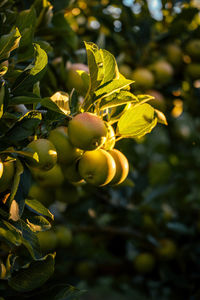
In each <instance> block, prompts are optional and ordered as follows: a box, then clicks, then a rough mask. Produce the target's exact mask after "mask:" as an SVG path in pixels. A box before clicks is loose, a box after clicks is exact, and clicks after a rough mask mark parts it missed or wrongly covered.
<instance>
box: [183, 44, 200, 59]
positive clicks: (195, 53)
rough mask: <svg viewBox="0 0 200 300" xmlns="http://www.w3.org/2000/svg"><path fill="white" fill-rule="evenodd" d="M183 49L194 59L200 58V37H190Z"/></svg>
mask: <svg viewBox="0 0 200 300" xmlns="http://www.w3.org/2000/svg"><path fill="white" fill-rule="evenodd" d="M185 50H186V52H187V54H189V56H191V58H193V59H194V60H195V59H196V60H199V59H200V39H192V40H190V41H189V42H188V43H187V45H186V47H185Z"/></svg>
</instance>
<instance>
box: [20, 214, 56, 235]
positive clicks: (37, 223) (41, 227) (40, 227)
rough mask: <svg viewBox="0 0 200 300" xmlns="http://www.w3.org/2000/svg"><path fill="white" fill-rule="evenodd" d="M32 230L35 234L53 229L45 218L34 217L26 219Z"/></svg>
mask: <svg viewBox="0 0 200 300" xmlns="http://www.w3.org/2000/svg"><path fill="white" fill-rule="evenodd" d="M26 222H27V224H28V226H29V227H30V229H31V230H32V231H34V232H38V231H46V230H48V229H50V228H51V223H50V222H49V221H48V220H47V219H46V218H44V217H43V216H32V217H28V218H27V219H26Z"/></svg>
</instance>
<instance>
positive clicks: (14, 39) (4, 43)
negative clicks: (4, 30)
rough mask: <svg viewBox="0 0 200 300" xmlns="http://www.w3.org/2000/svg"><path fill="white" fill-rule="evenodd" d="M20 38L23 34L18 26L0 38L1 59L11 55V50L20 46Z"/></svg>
mask: <svg viewBox="0 0 200 300" xmlns="http://www.w3.org/2000/svg"><path fill="white" fill-rule="evenodd" d="M20 38H21V34H20V32H19V30H18V28H17V27H16V28H15V29H13V30H12V31H11V32H10V33H9V34H6V35H3V36H2V37H1V38H0V60H1V59H5V58H8V57H9V55H10V52H11V51H13V50H14V49H16V48H17V47H18V46H19V41H20Z"/></svg>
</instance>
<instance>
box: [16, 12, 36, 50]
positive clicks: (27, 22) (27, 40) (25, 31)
mask: <svg viewBox="0 0 200 300" xmlns="http://www.w3.org/2000/svg"><path fill="white" fill-rule="evenodd" d="M36 19H37V18H36V12H35V9H34V8H33V7H32V8H31V9H27V10H23V11H21V12H20V13H19V14H18V16H17V20H16V26H17V27H18V28H19V31H20V32H21V35H22V37H21V40H20V45H19V50H21V48H24V47H27V46H28V45H31V44H32V42H33V36H34V30H35V24H36Z"/></svg>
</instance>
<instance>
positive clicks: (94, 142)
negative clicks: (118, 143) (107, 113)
mask: <svg viewBox="0 0 200 300" xmlns="http://www.w3.org/2000/svg"><path fill="white" fill-rule="evenodd" d="M68 135H69V139H70V141H71V143H72V144H73V145H74V146H75V147H77V148H80V149H82V150H95V149H97V148H99V147H101V146H102V145H103V143H104V142H105V140H106V135H107V129H106V126H105V124H104V122H103V120H101V119H100V118H99V117H98V116H96V115H94V114H92V113H88V112H84V113H81V114H78V115H76V116H75V117H74V118H73V119H72V120H71V121H69V125H68Z"/></svg>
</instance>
